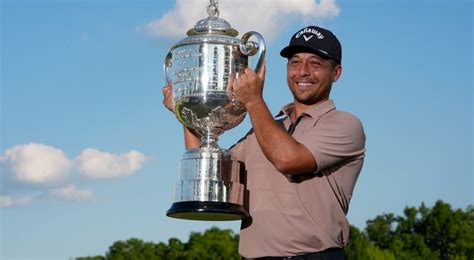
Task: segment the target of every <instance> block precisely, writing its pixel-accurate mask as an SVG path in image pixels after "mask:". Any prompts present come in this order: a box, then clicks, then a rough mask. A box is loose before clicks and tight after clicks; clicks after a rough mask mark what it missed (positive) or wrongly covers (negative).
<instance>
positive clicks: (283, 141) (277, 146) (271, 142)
mask: <svg viewBox="0 0 474 260" xmlns="http://www.w3.org/2000/svg"><path fill="white" fill-rule="evenodd" d="M246 108H247V111H248V112H249V115H250V119H251V121H252V126H253V130H254V132H255V136H256V138H257V141H258V143H259V145H260V148H261V149H262V151H263V153H264V154H265V156H266V157H267V159H268V160H269V161H270V162H271V163H272V164H273V165H274V166H275V167H276V168H277V169H278V170H279V171H280V172H282V173H285V174H293V173H301V172H307V171H312V170H315V169H316V161H315V159H314V157H313V155H312V154H311V153H310V152H309V151H308V149H307V148H306V147H305V146H304V145H302V144H300V143H298V142H297V141H296V140H295V139H294V138H293V137H292V136H291V135H289V134H288V133H287V132H286V131H285V129H283V128H281V127H280V126H279V125H278V124H277V122H276V121H275V120H274V119H273V117H272V115H271V113H270V111H269V110H268V107H267V105H266V104H265V102H264V101H263V100H259V101H255V102H249V103H248V104H247V105H246Z"/></svg>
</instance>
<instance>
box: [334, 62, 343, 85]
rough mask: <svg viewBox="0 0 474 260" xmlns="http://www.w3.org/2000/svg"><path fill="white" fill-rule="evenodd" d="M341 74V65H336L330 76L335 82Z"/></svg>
mask: <svg viewBox="0 0 474 260" xmlns="http://www.w3.org/2000/svg"><path fill="white" fill-rule="evenodd" d="M341 75H342V66H341V65H339V64H338V65H336V67H335V68H334V74H333V77H332V82H336V81H337V80H338V79H339V78H340V77H341Z"/></svg>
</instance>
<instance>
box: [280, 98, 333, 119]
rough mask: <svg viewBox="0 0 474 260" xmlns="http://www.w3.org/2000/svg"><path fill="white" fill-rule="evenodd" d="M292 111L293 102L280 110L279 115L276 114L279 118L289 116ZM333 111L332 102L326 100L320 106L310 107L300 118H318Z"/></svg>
mask: <svg viewBox="0 0 474 260" xmlns="http://www.w3.org/2000/svg"><path fill="white" fill-rule="evenodd" d="M293 109H294V103H293V102H292V103H289V104H287V105H285V106H284V107H283V108H282V109H281V111H280V113H278V115H277V117H280V116H283V115H286V116H290V113H291V111H293ZM334 109H336V105H335V104H334V101H333V100H332V99H329V100H326V101H324V102H322V103H320V104H317V105H314V106H312V107H311V108H310V109H308V110H307V111H305V112H304V113H303V114H302V116H303V115H307V116H310V117H312V118H318V117H320V116H321V115H324V114H326V113H327V112H329V111H331V110H334Z"/></svg>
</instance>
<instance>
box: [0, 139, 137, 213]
mask: <svg viewBox="0 0 474 260" xmlns="http://www.w3.org/2000/svg"><path fill="white" fill-rule="evenodd" d="M145 161H146V157H145V155H143V154H142V153H140V152H138V151H133V150H132V151H130V152H128V153H125V154H122V155H120V154H113V153H107V152H103V151H99V150H96V149H92V148H88V149H84V150H83V151H82V152H81V153H80V154H79V156H78V157H77V158H76V160H71V159H69V158H68V157H67V155H66V154H65V153H64V152H63V151H62V150H61V149H58V148H55V147H52V146H49V145H45V144H38V143H30V144H22V145H16V146H13V147H11V148H9V149H7V150H6V151H5V152H4V153H3V154H0V174H1V176H0V179H1V180H2V182H3V183H2V185H3V187H2V193H3V194H2V195H0V207H4V208H8V207H17V206H23V205H26V204H29V203H32V202H34V201H37V200H45V199H46V200H53V201H58V200H59V201H64V200H65V201H79V202H86V201H91V200H93V198H94V193H93V192H92V191H90V190H87V189H78V188H76V186H75V185H74V184H73V182H74V181H75V180H77V178H71V176H72V173H76V174H77V173H78V172H79V173H81V174H82V176H83V177H86V178H89V179H99V178H108V179H111V178H120V177H124V176H127V175H130V174H132V173H134V172H136V171H138V170H139V169H141V168H142V166H143V164H144V163H145ZM25 184H26V185H25ZM31 188H32V189H31ZM25 189H26V192H25ZM19 192H20V193H21V194H27V195H24V196H15V194H16V195H18V193H19ZM28 192H29V193H34V194H33V195H32V194H28Z"/></svg>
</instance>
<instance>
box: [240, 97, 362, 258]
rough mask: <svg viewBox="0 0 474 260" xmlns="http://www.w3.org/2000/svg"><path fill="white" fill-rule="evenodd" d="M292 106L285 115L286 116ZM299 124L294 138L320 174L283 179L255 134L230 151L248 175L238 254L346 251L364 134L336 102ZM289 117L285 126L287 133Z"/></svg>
mask: <svg viewBox="0 0 474 260" xmlns="http://www.w3.org/2000/svg"><path fill="white" fill-rule="evenodd" d="M291 109H292V104H289V105H287V106H285V107H284V108H283V110H282V112H283V113H282V114H286V115H288V114H289V112H290V111H291ZM300 117H301V118H300V119H298V120H297V122H298V123H297V124H296V127H295V128H294V131H293V133H292V136H293V138H295V139H296V141H298V142H300V143H301V144H303V145H305V146H306V148H307V149H308V150H309V151H310V152H311V153H312V154H313V155H314V158H315V159H316V162H317V165H318V169H317V171H316V172H312V173H305V174H301V175H298V176H289V175H284V174H282V173H280V172H278V171H277V170H276V169H275V167H274V166H273V165H272V164H271V163H270V162H269V161H268V160H267V159H266V158H265V155H264V154H263V152H262V151H261V149H260V146H259V145H258V142H257V140H256V138H255V135H254V134H250V135H248V136H247V137H246V138H245V139H243V140H242V141H241V142H239V143H238V144H237V145H235V146H234V147H233V148H232V153H233V156H234V157H235V158H236V159H237V160H239V161H242V162H244V163H245V168H246V171H247V175H246V179H247V183H246V189H247V190H248V193H247V195H246V197H245V198H244V206H245V207H247V208H248V210H249V213H250V216H251V217H250V218H248V219H246V220H243V221H242V228H241V231H240V244H239V252H240V254H241V255H242V256H244V257H247V258H255V257H264V256H294V255H300V254H305V253H312V252H318V251H322V250H324V249H327V248H333V247H339V248H342V247H344V246H345V245H346V244H347V242H348V237H349V223H348V222H347V219H346V214H347V211H348V209H349V202H350V200H351V196H352V191H353V189H354V185H355V183H356V180H357V177H358V176H359V173H360V171H361V168H362V164H363V161H364V153H365V134H364V131H363V127H362V124H361V122H360V121H359V120H358V119H357V118H356V117H355V116H353V115H352V114H350V113H347V112H342V111H339V110H336V108H335V106H334V103H333V101H332V100H328V101H325V102H323V103H321V104H318V105H317V106H314V107H313V108H312V109H311V110H309V111H307V112H306V113H304V114H303V115H301V116H300ZM290 124H291V121H290V119H289V117H286V118H284V119H283V120H282V127H285V129H286V130H288V129H289V127H290Z"/></svg>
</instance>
